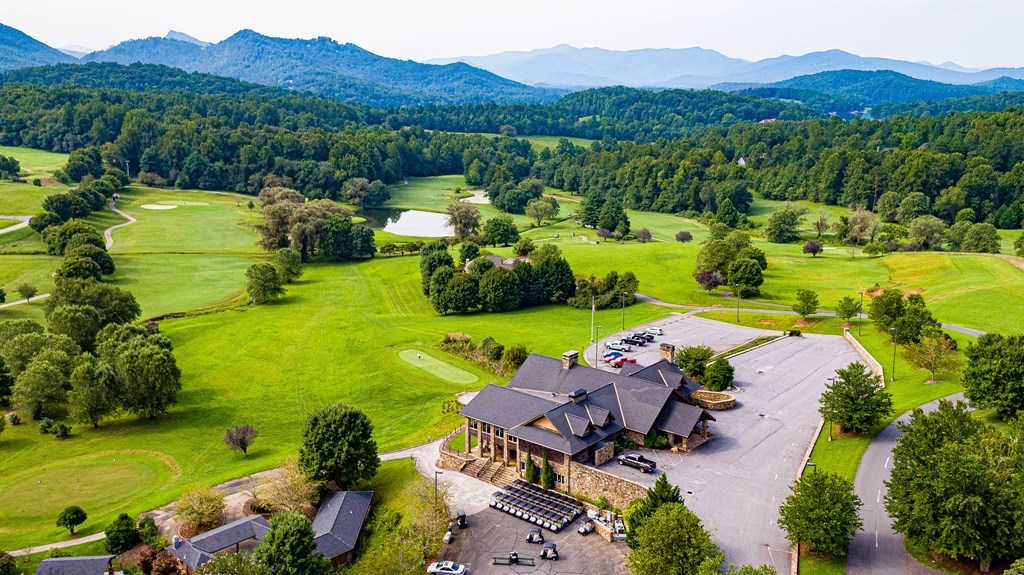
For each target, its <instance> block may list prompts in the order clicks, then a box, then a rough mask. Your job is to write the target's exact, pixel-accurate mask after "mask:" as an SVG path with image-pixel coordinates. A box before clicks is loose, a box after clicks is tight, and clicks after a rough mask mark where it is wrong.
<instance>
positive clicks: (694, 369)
mask: <svg viewBox="0 0 1024 575" xmlns="http://www.w3.org/2000/svg"><path fill="white" fill-rule="evenodd" d="M714 356H715V350H713V349H711V347H710V346H707V345H689V346H686V347H684V348H682V349H680V350H679V351H677V352H676V357H675V361H676V365H678V366H679V369H681V370H683V373H685V374H686V375H688V376H690V377H701V376H703V375H704V370H705V369H706V368H707V364H708V362H709V361H711V358H712V357H714Z"/></svg>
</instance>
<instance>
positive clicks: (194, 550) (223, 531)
mask: <svg viewBox="0 0 1024 575" xmlns="http://www.w3.org/2000/svg"><path fill="white" fill-rule="evenodd" d="M269 528H270V524H269V523H267V520H266V519H264V518H263V516H262V515H249V516H246V517H243V518H241V519H238V520H237V521H232V522H231V523H227V524H225V525H221V526H220V527H218V528H216V529H211V530H209V531H207V532H205V533H200V534H199V535H196V536H195V537H190V538H188V539H185V540H182V541H179V542H178V546H177V547H175V546H174V545H173V544H172V545H171V546H170V547H168V548H167V550H168V551H170V552H171V553H172V554H173V555H174V556H175V557H177V558H178V559H180V560H181V562H182V563H184V564H186V565H188V566H189V567H191V568H193V569H196V568H198V567H202V566H203V564H204V563H206V562H207V561H210V560H211V559H213V554H214V553H216V552H217V551H220V550H221V549H227V548H228V547H231V546H232V545H235V544H237V543H241V542H242V541H246V540H248V539H256V540H257V541H262V540H263V536H264V535H266V533H267V529H269Z"/></svg>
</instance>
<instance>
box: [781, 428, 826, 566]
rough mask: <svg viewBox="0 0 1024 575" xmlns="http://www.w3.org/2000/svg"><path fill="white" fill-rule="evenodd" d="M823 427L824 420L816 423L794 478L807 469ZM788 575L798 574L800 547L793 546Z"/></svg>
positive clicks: (801, 474) (798, 477)
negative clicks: (816, 425)
mask: <svg viewBox="0 0 1024 575" xmlns="http://www.w3.org/2000/svg"><path fill="white" fill-rule="evenodd" d="M824 427H825V420H824V419H821V420H819V421H818V427H817V429H815V430H814V436H813V437H812V438H811V444H810V445H808V446H807V451H805V452H804V456H803V459H801V460H800V467H799V468H798V469H797V472H796V478H797V479H800V477H801V476H803V474H804V469H806V468H807V462H808V461H810V460H811V452H812V451H814V446H815V444H817V443H818V437H819V436H820V435H821V430H822V429H823V428H824ZM789 573H790V575H798V574H799V573H800V546H799V545H793V553H792V560H791V562H790V566H789Z"/></svg>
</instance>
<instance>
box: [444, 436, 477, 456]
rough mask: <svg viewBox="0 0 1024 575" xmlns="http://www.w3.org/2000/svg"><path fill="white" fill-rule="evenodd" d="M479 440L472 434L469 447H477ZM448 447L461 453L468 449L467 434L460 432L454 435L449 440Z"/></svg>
mask: <svg viewBox="0 0 1024 575" xmlns="http://www.w3.org/2000/svg"><path fill="white" fill-rule="evenodd" d="M478 441H479V439H477V437H476V436H475V435H470V436H469V448H470V449H473V448H475V447H476V444H477V442H478ZM448 449H450V450H452V451H457V452H459V453H464V452H465V451H466V434H465V433H459V434H457V435H455V436H454V437H452V439H451V441H449V442H448Z"/></svg>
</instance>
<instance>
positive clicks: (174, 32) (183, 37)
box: [165, 30, 210, 48]
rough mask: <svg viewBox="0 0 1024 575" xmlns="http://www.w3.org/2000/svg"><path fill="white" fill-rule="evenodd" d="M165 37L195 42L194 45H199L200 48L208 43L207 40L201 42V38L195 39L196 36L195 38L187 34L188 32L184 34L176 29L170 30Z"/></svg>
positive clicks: (190, 42)
mask: <svg viewBox="0 0 1024 575" xmlns="http://www.w3.org/2000/svg"><path fill="white" fill-rule="evenodd" d="M165 38H167V39H168V40H178V41H180V42H188V43H189V44H195V45H196V46H199V47H201V48H205V47H207V46H209V45H210V43H209V42H203V41H202V40H199V39H197V38H195V37H193V36H189V35H188V34H186V33H184V32H178V31H177V30H171V31H170V32H168V33H167V36H165Z"/></svg>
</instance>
